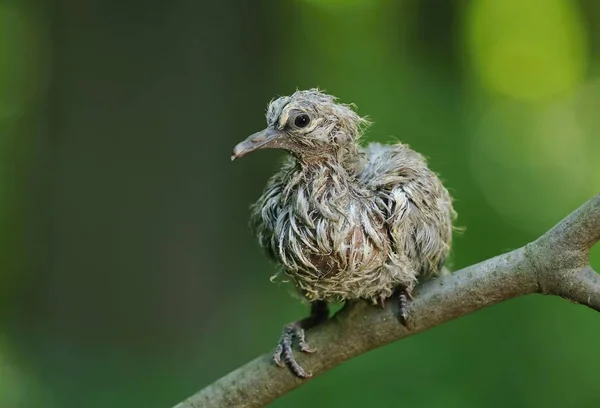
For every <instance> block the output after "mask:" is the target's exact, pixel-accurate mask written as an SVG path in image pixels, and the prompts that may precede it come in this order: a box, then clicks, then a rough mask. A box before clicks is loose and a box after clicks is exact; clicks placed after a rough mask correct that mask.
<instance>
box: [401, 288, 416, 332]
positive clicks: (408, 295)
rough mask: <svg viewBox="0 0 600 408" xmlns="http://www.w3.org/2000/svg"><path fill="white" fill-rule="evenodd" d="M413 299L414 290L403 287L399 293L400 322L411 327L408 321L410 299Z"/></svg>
mask: <svg viewBox="0 0 600 408" xmlns="http://www.w3.org/2000/svg"><path fill="white" fill-rule="evenodd" d="M409 300H413V296H412V291H411V290H409V289H402V290H400V293H399V294H398V307H399V309H400V311H399V315H400V323H402V324H403V325H404V326H405V327H407V328H409V321H408V301H409Z"/></svg>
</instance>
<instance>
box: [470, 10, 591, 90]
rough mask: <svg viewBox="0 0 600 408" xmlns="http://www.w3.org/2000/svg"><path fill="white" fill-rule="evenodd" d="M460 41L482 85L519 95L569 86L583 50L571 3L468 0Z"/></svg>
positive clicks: (581, 65)
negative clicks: (462, 39)
mask: <svg viewBox="0 0 600 408" xmlns="http://www.w3.org/2000/svg"><path fill="white" fill-rule="evenodd" d="M470 5H471V6H470V9H469V12H468V14H467V25H466V41H467V43H468V44H467V48H468V50H469V53H470V56H471V59H472V64H473V67H474V69H475V73H476V74H477V76H478V77H479V78H480V81H481V84H482V86H483V87H484V88H486V89H488V90H489V91H491V92H494V93H498V94H501V95H506V96H510V97H514V98H517V99H521V100H545V99H550V98H553V97H556V96H558V95H564V94H568V93H570V92H572V91H574V90H575V89H576V87H577V85H578V84H579V83H580V81H581V79H582V77H583V74H584V70H585V66H586V59H587V54H586V52H585V50H586V47H585V41H586V36H585V31H584V28H583V27H584V25H583V22H582V20H581V17H580V15H579V13H578V10H577V8H576V7H577V6H576V3H574V2H570V1H567V0H502V1H497V0H479V1H474V2H471V3H470Z"/></svg>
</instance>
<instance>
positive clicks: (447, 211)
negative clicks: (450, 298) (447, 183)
mask: <svg viewBox="0 0 600 408" xmlns="http://www.w3.org/2000/svg"><path fill="white" fill-rule="evenodd" d="M364 153H365V157H366V161H365V165H364V167H363V168H362V170H361V172H360V173H359V175H358V178H359V180H360V182H361V184H363V185H364V186H365V187H366V188H367V189H368V190H369V191H371V192H372V193H373V194H374V197H375V201H376V203H377V207H378V208H379V209H380V211H382V213H383V214H384V217H385V219H386V228H387V230H388V234H389V238H390V247H391V251H392V257H393V256H394V255H396V258H397V259H398V260H400V261H398V262H406V260H408V261H409V262H410V263H411V264H412V266H413V267H414V268H416V269H417V271H418V273H420V274H422V275H432V274H436V273H437V272H438V271H439V269H440V268H441V266H442V265H443V263H444V261H445V259H446V256H447V255H448V251H449V247H450V243H451V240H452V220H453V218H454V211H453V209H452V200H451V198H450V195H449V194H448V191H447V190H446V189H445V188H444V186H443V185H442V183H441V181H440V180H439V178H438V177H437V175H436V174H435V173H433V172H432V171H431V170H430V169H429V168H428V167H427V162H426V160H425V158H424V157H423V156H421V155H420V154H419V153H417V152H415V151H414V150H412V149H410V148H409V147H408V146H407V145H404V144H401V143H397V144H394V145H382V144H379V143H371V144H369V145H368V146H367V147H366V148H364ZM401 260H404V261H401ZM392 261H393V259H392Z"/></svg>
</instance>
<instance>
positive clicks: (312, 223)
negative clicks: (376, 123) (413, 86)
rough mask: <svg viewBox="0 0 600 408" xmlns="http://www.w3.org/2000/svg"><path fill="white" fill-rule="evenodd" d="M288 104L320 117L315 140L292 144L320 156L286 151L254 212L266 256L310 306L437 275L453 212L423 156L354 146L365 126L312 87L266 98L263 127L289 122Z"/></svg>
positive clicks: (374, 295) (398, 148) (374, 297)
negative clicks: (318, 302) (279, 268)
mask: <svg viewBox="0 0 600 408" xmlns="http://www.w3.org/2000/svg"><path fill="white" fill-rule="evenodd" d="M290 104H294V105H293V107H294V108H300V109H302V110H304V111H308V112H310V113H311V114H312V115H314V116H315V117H316V119H315V120H313V121H318V120H319V119H320V123H319V124H317V125H315V128H316V127H320V128H321V129H322V131H321V133H320V134H319V136H317V137H314V138H311V137H306V136H309V135H308V134H306V136H305V137H304V138H303V140H301V141H300V142H299V143H300V144H301V145H302V146H303V147H304V146H305V148H306V149H315V150H317V151H319V153H320V154H319V155H318V156H316V155H314V154H312V153H313V152H312V151H311V152H310V153H307V152H304V151H299V152H292V155H291V156H289V157H288V158H287V159H286V160H285V162H284V163H283V166H282V167H281V169H280V170H279V171H278V172H277V173H276V174H275V175H274V176H272V177H271V179H270V180H269V181H268V183H267V186H266V188H265V190H264V193H263V195H262V196H261V197H260V198H259V199H258V201H257V202H256V203H255V204H254V205H253V206H252V226H253V229H254V230H255V232H256V233H257V235H258V239H259V242H260V244H261V246H262V247H264V248H265V249H266V251H267V254H268V255H269V256H270V257H271V258H272V259H273V260H275V261H276V262H278V263H279V264H280V265H281V266H282V270H283V272H285V273H286V274H287V275H288V276H289V277H291V278H292V279H293V281H294V283H295V284H296V285H297V287H298V288H299V290H300V291H301V293H302V294H303V295H304V296H305V297H306V298H307V299H308V300H310V301H313V300H325V301H334V300H345V299H356V298H364V299H369V300H371V301H379V300H381V299H385V298H387V297H389V296H390V295H391V294H392V292H393V290H394V289H396V288H398V287H402V288H405V289H407V290H409V291H410V290H411V289H412V288H413V286H414V285H415V283H416V282H417V279H418V278H419V277H430V276H432V275H435V274H436V273H437V272H438V270H439V269H440V267H441V266H442V264H443V262H444V260H445V258H446V256H447V254H448V251H449V249H450V244H451V240H452V219H453V217H454V212H453V209H452V200H451V198H450V195H449V194H448V192H447V190H446V189H445V188H444V187H443V185H442V183H441V182H440V180H439V179H438V177H437V176H436V175H435V174H434V173H433V172H432V171H431V170H429V169H428V167H427V164H426V161H425V159H424V158H423V156H421V155H420V154H418V153H416V152H415V151H413V150H411V149H410V148H409V147H408V146H407V145H404V144H401V143H397V144H394V145H382V144H378V143H371V144H369V145H368V146H367V147H366V148H361V147H360V145H359V143H358V141H359V139H360V137H361V136H362V131H361V130H362V128H363V127H364V125H365V124H366V123H367V122H366V120H365V119H363V118H361V117H359V116H358V115H357V114H356V113H355V112H354V111H352V110H351V109H350V107H349V106H347V105H341V104H337V103H335V99H334V98H333V97H331V96H329V95H325V94H322V93H320V92H319V91H317V90H309V91H299V92H296V93H295V94H293V95H292V96H291V97H283V98H279V99H277V100H275V101H273V102H271V103H270V105H269V109H268V112H267V123H268V124H269V125H271V126H273V125H275V126H277V125H281V124H285V123H287V121H288V120H289V118H288V116H289V113H288V112H289V110H288V111H286V110H285V107H286V106H289V105H290ZM291 136H292V135H291V134H290V137H291ZM303 136H304V134H303ZM325 137H328V138H327V139H326V138H325ZM323 143H326V144H327V146H326V148H324V147H323V146H322V144H323Z"/></svg>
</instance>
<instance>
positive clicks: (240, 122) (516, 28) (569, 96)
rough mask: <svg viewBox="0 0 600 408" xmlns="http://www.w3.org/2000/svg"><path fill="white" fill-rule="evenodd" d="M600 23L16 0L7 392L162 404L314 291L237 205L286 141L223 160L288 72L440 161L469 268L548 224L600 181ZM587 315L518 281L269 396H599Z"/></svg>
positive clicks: (597, 259)
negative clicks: (505, 293)
mask: <svg viewBox="0 0 600 408" xmlns="http://www.w3.org/2000/svg"><path fill="white" fill-rule="evenodd" d="M598 21H600V3H598V2H596V1H593V0H587V1H584V0H580V1H568V0H503V1H494V0H473V1H449V2H440V1H437V0H420V1H418V0H403V1H395V2H394V1H385V0H288V1H270V2H269V1H261V2H248V1H235V0H231V1H222V2H217V1H214V2H194V1H191V0H174V1H171V2H143V1H142V0H130V1H127V2H119V1H117V0H91V1H86V2H53V1H50V0H48V1H33V0H30V1H25V0H12V1H6V2H3V3H2V4H0V27H2V34H1V35H0V240H1V241H2V244H3V246H2V247H3V248H4V251H2V252H1V253H0V254H1V255H0V294H1V295H2V296H1V298H0V299H1V301H0V316H1V317H2V320H0V322H1V325H0V339H1V340H2V341H0V407H5V406H6V407H21V406H23V407H61V408H68V407H80V406H82V405H84V406H86V407H91V408H95V407H98V408H100V407H107V406H110V407H131V406H144V407H157V408H159V407H168V406H172V405H174V404H175V403H176V402H178V401H180V400H182V399H184V398H185V397H186V396H188V395H190V394H191V393H193V392H195V391H196V390H198V389H199V388H201V387H202V386H204V385H206V384H208V383H210V382H212V381H214V380H215V379H217V378H218V377H219V376H221V375H224V374H226V373H227V372H229V371H231V370H232V369H234V368H236V367H238V366H240V365H241V364H243V363H245V362H246V361H248V360H250V359H252V358H254V357H255V356H256V355H258V354H260V353H264V352H266V351H267V350H268V349H269V348H270V347H273V345H274V343H275V341H276V340H277V338H278V336H279V331H280V329H281V327H282V325H283V324H284V323H286V322H289V321H292V320H295V319H297V318H299V317H302V316H303V315H304V314H305V313H306V307H305V305H302V304H301V303H300V302H298V301H297V300H296V299H294V298H293V297H291V296H290V292H291V290H290V288H287V287H278V286H275V285H272V284H270V283H269V281H268V278H269V276H271V274H272V271H273V265H271V264H269V263H268V262H267V260H266V259H265V257H263V256H262V254H261V253H260V251H259V250H258V248H257V244H256V241H255V239H254V237H253V236H252V234H251V233H250V231H249V229H248V227H247V220H248V205H249V204H250V203H252V202H253V201H254V200H255V199H256V198H257V197H258V195H259V194H260V192H261V190H262V188H263V186H264V183H265V181H266V179H267V177H268V176H269V175H270V174H271V173H272V171H273V170H274V169H275V168H276V166H278V164H279V159H280V158H281V157H282V153H281V152H275V151H269V152H267V151H265V152H260V153H257V154H256V155H252V156H251V157H248V158H245V159H244V160H241V161H239V162H236V163H234V164H231V162H230V161H229V154H230V150H231V148H232V147H233V146H234V145H235V144H236V143H237V142H238V141H240V140H241V139H243V138H244V137H245V136H246V135H248V134H250V133H252V132H254V131H256V130H258V129H260V128H262V127H263V126H264V117H263V113H264V107H265V105H266V103H267V101H269V100H270V99H271V98H272V97H274V96H276V95H281V94H289V93H291V92H293V91H294V90H295V89H296V88H307V87H314V86H319V87H321V88H323V89H325V90H326V91H328V92H331V93H333V94H335V95H337V96H339V97H340V98H341V100H342V101H344V102H354V103H356V105H357V106H358V109H359V112H360V113H361V114H363V115H368V116H369V117H370V118H371V119H372V120H373V121H374V123H375V124H374V126H373V127H372V128H371V129H370V130H369V131H368V133H367V137H366V139H367V142H368V141H374V140H377V141H384V142H386V141H391V140H395V139H397V140H401V141H403V142H406V143H409V144H410V145H411V146H413V147H414V148H415V149H417V150H418V151H420V152H422V153H424V154H425V155H426V156H427V157H428V158H429V160H430V165H431V167H432V168H433V169H434V170H436V171H437V172H439V173H440V174H441V176H442V178H443V179H444V180H445V181H446V184H447V186H448V187H449V189H450V190H451V191H452V193H453V194H454V195H455V197H456V207H457V210H458V213H459V224H460V225H461V226H464V227H465V228H466V231H465V233H464V234H462V235H460V236H458V237H457V239H456V244H455V249H454V254H453V259H452V267H453V268H454V269H457V268H461V267H463V266H466V265H469V264H472V263H474V262H477V261H479V260H482V259H485V258H488V257H490V256H493V255H496V254H498V253H500V252H503V251H506V250H509V249H512V248H515V247H518V246H521V245H523V244H524V243H526V242H527V241H528V240H531V239H534V238H536V237H537V236H538V235H540V234H541V233H543V232H544V231H545V230H546V229H547V228H549V227H551V226H552V225H553V224H554V223H555V222H557V221H558V220H560V219H561V218H562V217H564V216H565V215H566V214H567V213H569V212H570V211H572V210H573V209H575V208H576V207H577V206H579V205H580V204H582V203H583V202H584V201H585V200H587V199H588V198H590V197H591V196H592V195H594V194H595V193H597V192H598V191H599V190H600V164H599V161H598V160H597V156H598V151H599V150H600V137H599V136H598V134H599V132H600V115H598V112H599V111H600V70H599V69H598V68H599V63H600V25H598ZM592 264H593V265H594V266H595V267H596V268H598V269H600V248H598V247H596V248H594V250H593V251H592ZM598 334H600V319H598V317H597V316H596V314H595V312H592V311H590V310H587V309H585V308H583V307H577V306H574V305H572V304H569V303H568V302H565V301H563V300H561V299H557V298H550V297H542V296H531V297H527V298H522V299H515V300H513V301H510V302H505V303H503V304H501V305H498V306H495V307H492V308H489V309H486V310H483V311H481V312H478V313H476V314H473V315H470V316H466V317H464V318H461V319H458V320H456V321H453V322H451V323H448V324H446V325H443V326H441V327H438V328H435V329H433V330H431V331H429V332H426V333H423V334H421V335H418V336H415V337H412V338H409V339H407V340H405V341H402V342H398V343H396V344H391V345H389V346H387V347H384V348H382V349H379V350H375V351H373V352H371V353H368V354H366V355H363V356H360V357H359V358H356V359H354V360H352V361H349V362H347V363H345V364H343V365H342V366H340V367H337V368H336V369H334V370H332V371H331V372H329V373H327V374H325V375H324V376H323V377H321V378H319V379H318V380H315V381H311V382H309V383H308V384H306V385H305V386H303V387H302V388H301V389H299V390H297V391H295V392H293V393H291V394H289V395H286V396H285V397H283V398H281V399H280V400H278V401H276V402H275V403H274V404H273V406H274V407H282V408H283V407H300V406H318V407H342V406H343V407H348V408H350V407H363V406H376V407H395V406H411V407H438V406H439V407H444V408H451V407H461V408H464V407H480V406H486V407H495V406H497V407H503V406H506V405H509V404H510V405H512V406H516V407H536V406H540V407H544V408H549V407H563V406H569V407H588V406H594V405H597V404H598V402H600V397H598V393H597V384H596V382H597V380H596V377H595V375H596V372H597V367H598V365H599V364H600V352H599V351H597V347H596V344H595V343H596V340H597V338H598ZM309 336H310V335H309Z"/></svg>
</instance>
